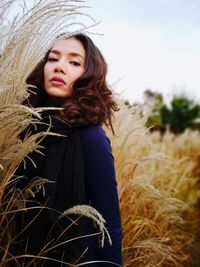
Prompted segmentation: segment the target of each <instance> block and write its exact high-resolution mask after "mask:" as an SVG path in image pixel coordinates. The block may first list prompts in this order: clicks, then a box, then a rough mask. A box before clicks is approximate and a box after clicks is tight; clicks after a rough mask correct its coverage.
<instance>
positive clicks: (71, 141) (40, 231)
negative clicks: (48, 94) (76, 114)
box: [16, 100, 87, 267]
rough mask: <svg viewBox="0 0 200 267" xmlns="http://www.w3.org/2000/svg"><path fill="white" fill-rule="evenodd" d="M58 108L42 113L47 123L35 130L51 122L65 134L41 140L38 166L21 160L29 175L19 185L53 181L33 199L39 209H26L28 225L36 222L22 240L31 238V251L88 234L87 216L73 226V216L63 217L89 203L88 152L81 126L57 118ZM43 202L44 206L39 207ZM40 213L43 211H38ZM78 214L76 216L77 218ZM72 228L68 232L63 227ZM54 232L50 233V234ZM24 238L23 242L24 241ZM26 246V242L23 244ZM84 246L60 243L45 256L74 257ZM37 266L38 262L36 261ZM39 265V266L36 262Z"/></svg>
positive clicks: (35, 154) (22, 172)
mask: <svg viewBox="0 0 200 267" xmlns="http://www.w3.org/2000/svg"><path fill="white" fill-rule="evenodd" d="M61 103H62V102H61V101H57V100H51V101H49V102H48V103H46V105H45V106H54V107H57V106H60V105H61ZM56 114H57V113H56V112H55V111H45V112H44V114H43V115H42V116H43V118H42V122H43V124H40V125H38V127H37V129H34V130H33V133H37V132H42V131H46V130H47V129H48V128H49V125H48V124H49V122H50V123H51V125H52V126H51V129H50V130H51V131H52V132H54V133H57V134H62V135H64V137H63V136H47V137H45V138H44V140H43V141H42V142H41V143H40V145H41V146H43V147H44V148H42V149H40V151H41V152H42V153H43V154H44V155H42V154H39V153H38V152H32V153H31V154H30V155H29V156H30V157H31V159H32V160H33V161H34V162H35V164H36V166H37V168H35V167H34V165H33V164H32V162H31V161H30V160H29V159H26V169H24V166H23V164H21V165H20V166H19V168H18V170H17V172H16V175H23V177H26V178H25V179H22V180H21V181H20V182H19V183H18V186H19V187H21V188H23V187H24V186H26V185H27V182H30V181H33V179H35V178H36V177H42V178H47V179H48V180H50V181H51V182H50V183H47V184H45V185H44V187H45V195H44V196H43V194H42V190H41V191H40V192H39V193H37V194H36V196H35V197H34V198H32V199H31V201H30V204H29V207H35V206H37V209H33V210H31V211H28V212H25V217H24V218H25V219H24V222H25V223H24V225H23V226H22V227H25V226H26V225H27V224H29V223H30V221H31V220H32V219H33V220H34V222H33V223H32V224H31V225H30V227H28V228H27V229H26V231H24V232H23V235H22V238H21V240H23V242H26V239H27V238H28V239H29V242H28V246H27V253H31V254H38V253H39V251H40V249H42V248H43V247H44V245H46V244H47V243H48V242H49V241H51V240H54V239H56V238H58V237H59V236H60V235H61V237H60V238H58V241H56V242H54V244H55V245H57V244H58V243H61V242H65V241H67V240H69V239H71V238H75V237H78V236H80V235H84V230H83V229H84V225H85V223H86V219H83V218H82V219H81V220H79V221H78V225H76V226H75V225H74V226H73V227H69V225H71V221H70V219H69V218H62V219H60V217H59V216H60V213H62V212H63V211H64V210H66V209H68V208H70V207H73V206H75V205H78V204H87V203H86V195H85V179H84V156H83V150H82V145H81V140H80V127H71V126H69V125H67V124H66V123H64V122H63V121H61V120H60V119H59V118H57V116H56ZM41 206H43V207H44V208H42V209H41V210H40V209H38V207H41ZM38 214H39V215H38ZM75 218H76V216H73V219H75ZM68 227H69V229H68V230H67V231H66V232H65V233H64V232H63V231H64V230H66V229H67V228H68ZM49 233H50V235H49ZM23 242H22V244H24V243H23ZM22 247H23V246H22ZM83 250H84V242H82V241H73V242H69V243H67V244H65V245H63V246H58V247H57V248H55V249H54V250H51V251H50V252H49V253H47V254H44V256H48V257H51V258H52V257H53V258H55V259H58V260H61V259H63V260H64V261H68V262H69V261H72V260H75V259H77V258H79V257H80V255H81V253H82V252H83ZM33 266H34V265H33ZM36 266H39V264H38V265H36ZM42 266H48V267H50V266H60V264H59V263H58V264H56V262H51V261H50V262H49V261H45V263H44V265H42Z"/></svg>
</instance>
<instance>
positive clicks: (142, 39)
mask: <svg viewBox="0 0 200 267" xmlns="http://www.w3.org/2000/svg"><path fill="white" fill-rule="evenodd" d="M86 2H87V4H89V5H90V6H91V7H92V8H91V10H89V13H90V14H91V15H92V16H93V17H94V18H95V19H96V20H97V21H101V24H100V25H98V26H97V27H96V28H95V29H93V31H96V32H100V33H103V34H104V36H96V37H94V38H93V37H92V38H93V40H94V41H95V43H96V44H97V46H99V48H100V49H101V51H102V52H103V54H104V56H105V58H106V60H107V62H108V64H109V76H108V78H109V81H110V83H115V82H116V81H117V80H120V81H119V82H118V84H117V86H116V90H117V91H118V92H122V91H124V92H123V96H124V97H125V98H128V99H130V100H131V101H137V100H141V99H142V95H143V92H144V90H145V89H147V88H151V89H153V90H156V91H158V92H161V93H163V95H164V96H165V98H166V100H169V99H170V98H171V97H172V95H174V94H178V93H180V92H185V93H186V94H187V95H188V96H190V97H192V98H195V100H200V75H199V71H200V16H199V14H200V1H199V0H190V1H188V0H87V1H86Z"/></svg>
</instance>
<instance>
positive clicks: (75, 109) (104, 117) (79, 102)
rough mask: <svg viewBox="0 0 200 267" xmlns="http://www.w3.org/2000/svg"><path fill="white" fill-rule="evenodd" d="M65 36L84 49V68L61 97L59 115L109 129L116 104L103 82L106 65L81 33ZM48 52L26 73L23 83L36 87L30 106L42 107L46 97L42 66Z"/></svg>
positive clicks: (71, 120)
mask: <svg viewBox="0 0 200 267" xmlns="http://www.w3.org/2000/svg"><path fill="white" fill-rule="evenodd" d="M69 38H75V39H76V40H78V41H80V42H81V44H82V45H83V47H84V49H85V52H86V59H85V71H84V73H83V75H81V77H79V78H78V79H77V80H76V81H75V82H74V83H73V91H72V95H71V96H70V97H67V98H66V100H64V104H63V108H64V110H63V111H61V112H59V117H61V118H62V119H64V120H65V121H66V122H67V123H69V124H71V125H91V124H93V125H97V124H103V123H105V125H106V126H110V127H111V129H112V130H113V128H112V116H113V113H114V111H117V110H118V108H117V104H116V102H115V101H114V99H113V96H112V92H111V90H110V89H109V87H108V85H107V82H106V75H107V64H106V62H105V59H104V57H103V56H102V54H101V52H100V51H99V49H98V48H97V47H96V46H95V45H94V43H93V41H92V40H91V39H90V38H89V37H88V36H86V35H85V34H75V35H73V36H70V37H69ZM48 54H49V51H48V52H47V54H46V55H45V57H44V59H43V60H42V61H41V62H39V64H38V65H37V66H36V68H35V69H34V70H33V72H32V73H31V74H30V75H29V77H28V79H27V83H28V84H31V85H34V86H36V87H37V88H38V89H39V90H38V89H37V93H36V94H35V93H34V92H32V93H31V94H30V97H29V99H28V102H29V104H30V105H31V106H34V107H36V106H42V105H43V103H45V101H47V99H48V98H49V96H48V95H47V93H46V92H45V90H44V74H43V69H44V66H45V64H46V62H47V58H48Z"/></svg>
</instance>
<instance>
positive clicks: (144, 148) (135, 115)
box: [107, 101, 194, 267]
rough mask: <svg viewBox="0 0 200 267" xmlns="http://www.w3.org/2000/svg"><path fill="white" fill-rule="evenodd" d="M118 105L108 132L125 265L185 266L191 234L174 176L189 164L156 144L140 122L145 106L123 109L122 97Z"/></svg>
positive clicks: (186, 205) (185, 202)
mask: <svg viewBox="0 0 200 267" xmlns="http://www.w3.org/2000/svg"><path fill="white" fill-rule="evenodd" d="M119 105H120V111H119V112H118V113H117V114H116V117H115V120H114V130H115V133H116V134H115V135H114V136H112V134H111V133H109V132H108V131H107V133H108V135H109V137H110V139H111V144H112V147H113V154H114V157H115V166H116V175H117V179H118V190H119V198H120V207H121V215H122V225H123V232H124V239H123V261H124V265H123V266H131V267H133V266H148V267H149V266H170V267H181V266H184V264H185V262H186V260H187V259H188V258H189V257H190V255H189V253H190V252H189V248H191V246H192V242H193V240H194V235H193V234H192V233H191V232H190V231H189V229H190V225H189V222H188V221H187V220H186V219H185V214H186V213H187V212H189V205H188V203H187V201H185V199H184V198H180V197H179V196H178V194H177V193H178V192H180V191H179V190H180V187H179V186H178V184H179V183H177V182H175V181H178V179H181V178H182V175H183V173H184V172H186V171H187V165H186V164H184V165H183V158H181V159H178V160H177V159H176V160H175V159H172V158H170V157H169V155H168V154H167V153H166V151H165V150H163V149H161V148H160V147H159V145H157V146H156V145H155V142H153V140H155V138H154V139H153V137H152V135H151V134H150V133H149V131H148V129H147V128H146V127H145V126H144V125H145V122H146V119H147V117H148V112H147V113H145V114H143V113H142V112H141V109H140V108H138V109H137V108H136V109H127V107H126V106H125V105H124V104H123V101H120V103H119ZM141 114H143V115H141ZM172 147H173V144H172V145H171V149H172ZM191 165H193V163H191ZM180 167H181V169H180Z"/></svg>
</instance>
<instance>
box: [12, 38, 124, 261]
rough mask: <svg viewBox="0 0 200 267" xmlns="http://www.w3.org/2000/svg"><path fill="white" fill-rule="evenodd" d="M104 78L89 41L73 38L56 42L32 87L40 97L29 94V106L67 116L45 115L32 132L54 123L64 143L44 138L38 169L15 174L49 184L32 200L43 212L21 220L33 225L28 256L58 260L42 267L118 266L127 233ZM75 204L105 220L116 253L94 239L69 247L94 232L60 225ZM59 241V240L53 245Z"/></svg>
mask: <svg viewBox="0 0 200 267" xmlns="http://www.w3.org/2000/svg"><path fill="white" fill-rule="evenodd" d="M106 72H107V66H106V63H105V60H104V58H103V56H102V54H101V53H100V51H99V50H98V48H97V47H96V46H95V45H94V44H93V42H92V40H91V39H90V38H89V37H87V36H86V35H84V34H76V35H74V36H72V37H68V38H65V39H64V38H60V39H58V40H57V41H56V42H55V43H54V45H53V47H52V49H50V51H48V53H47V54H46V56H45V57H44V59H43V60H42V61H41V62H40V63H39V64H38V66H37V67H36V68H35V70H34V71H33V72H32V73H31V75H30V76H29V78H28V80H27V83H28V84H31V85H35V86H36V87H37V91H36V94H34V93H31V94H30V97H29V99H28V101H27V103H26V104H28V105H31V106H34V107H40V106H41V107H43V106H47V107H49V106H56V107H62V108H63V110H57V111H55V110H54V111H46V112H44V114H43V120H42V121H43V122H44V124H42V125H40V126H38V127H37V129H34V130H33V129H32V131H33V132H40V131H45V130H46V129H47V128H48V127H49V126H48V124H49V123H50V124H51V129H50V130H51V132H55V133H58V134H62V135H63V136H48V137H46V138H45V139H44V140H43V141H42V143H41V147H42V148H41V152H42V155H41V153H40V154H39V153H37V152H33V153H32V154H31V155H30V157H31V159H32V161H34V162H35V165H36V166H37V167H35V166H34V165H33V164H32V162H31V161H28V160H27V163H26V168H24V165H23V166H22V165H20V166H19V168H18V170H17V172H16V174H17V175H22V176H24V177H27V180H28V181H30V180H32V179H34V178H35V177H43V178H47V179H48V180H50V181H51V183H47V184H45V195H43V194H42V192H39V193H37V194H36V195H35V198H34V199H32V202H33V203H34V206H35V205H39V206H41V205H43V206H44V207H45V208H44V209H42V211H40V212H38V210H37V209H36V210H34V209H33V211H31V212H32V213H31V214H30V212H29V213H28V215H26V214H25V219H24V220H25V224H26V225H27V224H30V222H31V224H30V227H29V228H26V229H25V230H24V231H23V239H24V242H26V248H27V250H26V252H27V253H29V254H39V255H42V256H43V254H42V253H43V247H45V248H46V251H48V253H47V254H45V256H47V257H49V258H53V259H54V260H51V261H50V260H45V262H43V264H44V265H42V266H66V265H64V264H63V265H61V264H60V263H59V262H57V261H63V262H69V261H73V260H77V259H78V257H80V256H81V254H83V257H80V259H79V262H84V261H99V263H96V264H94V263H93V264H89V265H88V266H113V264H109V263H106V262H105V261H110V262H114V263H116V264H119V265H121V261H122V259H121V239H122V231H121V222H120V213H119V203H118V194H117V185H116V178H115V170H114V162H113V156H112V153H111V148H110V143H109V140H108V138H107V137H106V135H105V132H104V130H103V129H102V124H105V125H106V126H109V127H111V129H112V124H111V118H112V115H113V112H114V111H116V110H117V105H116V103H115V102H114V100H113V99H112V94H111V91H110V90H109V88H108V86H107V84H106V80H105V78H106ZM29 131H30V129H29ZM22 182H23V185H22V184H21V185H20V186H21V187H24V186H25V185H26V181H25V182H24V181H23V180H22ZM22 182H21V183H22ZM33 203H30V204H29V205H30V207H32V206H33ZM78 204H88V205H90V206H92V207H93V208H95V209H96V210H98V211H99V212H100V213H101V214H102V216H103V217H104V219H105V220H106V228H107V230H108V231H109V234H110V236H111V239H112V245H110V244H109V242H108V240H106V242H105V246H104V248H100V247H99V246H98V235H97V234H96V235H93V236H91V237H87V238H82V239H77V240H74V241H73V242H66V240H69V239H70V238H76V237H77V236H80V235H87V234H88V235H90V234H94V233H95V232H96V231H95V227H94V226H93V223H91V221H90V220H86V219H83V218H81V219H80V220H78V221H77V224H78V226H73V227H72V226H70V227H69V225H70V224H71V223H69V220H68V221H67V218H65V219H62V220H61V219H58V218H60V217H59V216H58V212H60V213H62V212H63V211H64V210H66V209H68V208H70V207H73V206H75V205H78ZM38 213H39V214H38ZM59 215H60V214H59ZM22 227H24V226H22ZM64 229H67V231H65V232H64ZM55 236H57V237H58V236H59V238H57V239H56V242H55V243H51V240H55ZM25 240H26V241H25ZM48 242H49V243H48ZM59 242H60V243H62V242H64V244H63V245H59V244H60V243H59ZM49 244H50V245H51V246H50V245H49ZM52 244H53V245H54V249H52ZM48 245H49V247H48ZM50 247H51V248H50ZM49 248H50V249H49ZM86 248H87V249H86ZM48 249H49V250H48ZM85 250H87V251H85ZM83 252H84V253H83ZM101 261H102V263H100V262H101ZM103 261H104V263H103ZM36 266H39V265H36Z"/></svg>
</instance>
